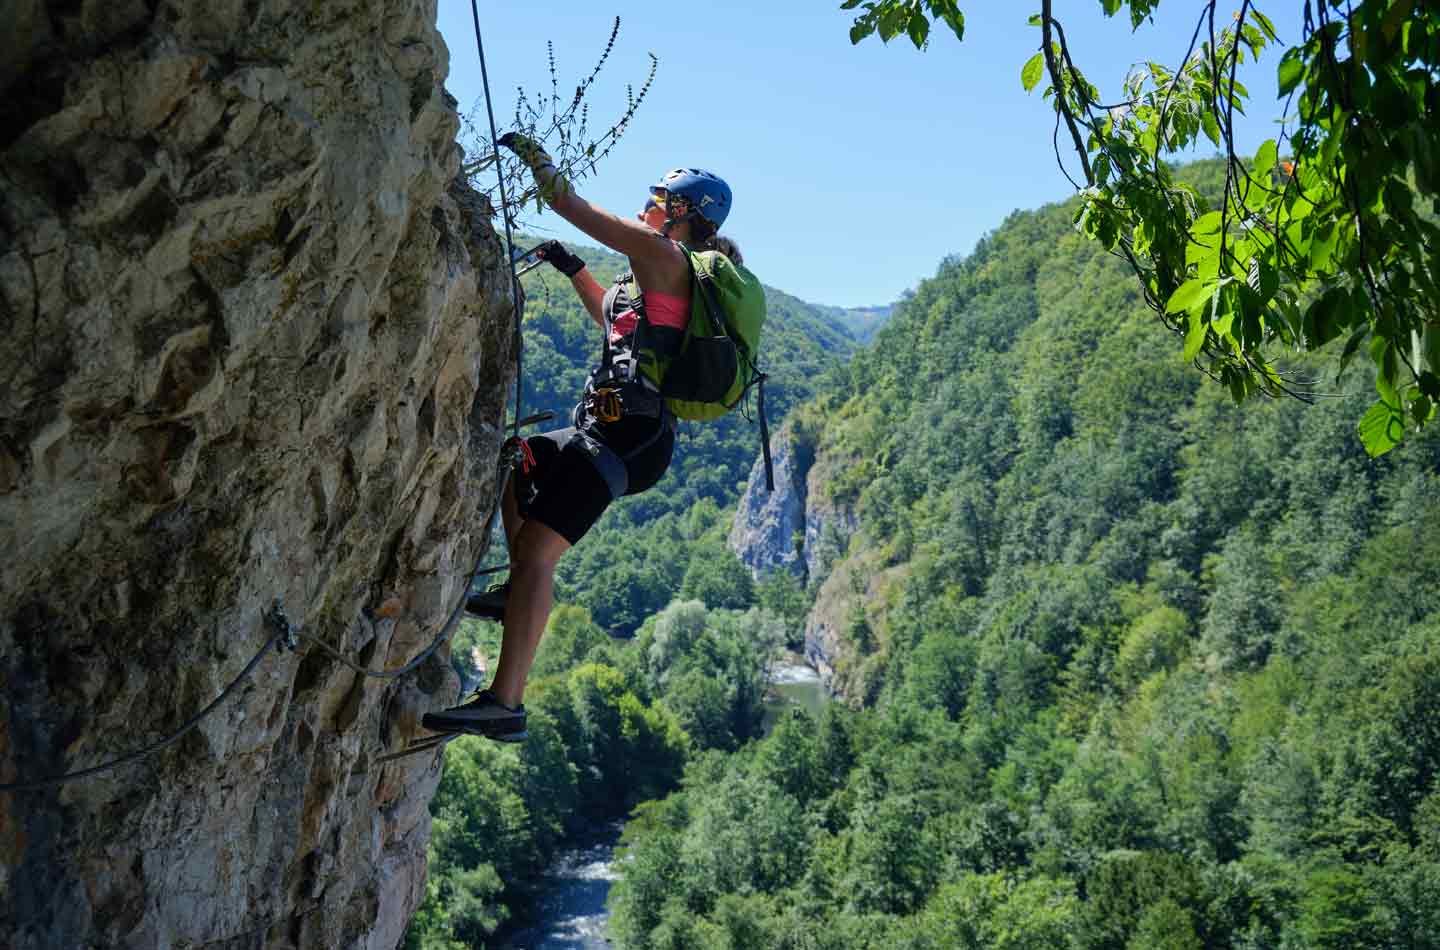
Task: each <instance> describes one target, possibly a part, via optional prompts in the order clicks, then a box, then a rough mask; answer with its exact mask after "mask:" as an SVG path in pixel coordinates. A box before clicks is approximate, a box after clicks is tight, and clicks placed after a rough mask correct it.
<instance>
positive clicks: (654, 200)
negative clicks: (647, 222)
mask: <svg viewBox="0 0 1440 950" xmlns="http://www.w3.org/2000/svg"><path fill="white" fill-rule="evenodd" d="M665 196H666V192H661V193H660V194H656V193H655V192H653V191H652V192H651V193H650V195H649V197H647V198H646V199H645V210H644V211H642V212H641V214H645V213H646V212H648V211H649V210H650V209H651V208H659V209H660V210H661V211H664V210H665ZM688 207H690V202H688V201H686V200H685V199H684V198H682V197H680V196H679V195H670V210H671V211H673V212H675V213H676V214H684V213H685V209H687V208H688Z"/></svg>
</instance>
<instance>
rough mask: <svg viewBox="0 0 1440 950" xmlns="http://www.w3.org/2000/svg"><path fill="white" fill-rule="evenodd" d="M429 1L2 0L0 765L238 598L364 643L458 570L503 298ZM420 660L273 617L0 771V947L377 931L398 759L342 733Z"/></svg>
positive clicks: (479, 485)
mask: <svg viewBox="0 0 1440 950" xmlns="http://www.w3.org/2000/svg"><path fill="white" fill-rule="evenodd" d="M434 6H435V3H434V0H334V2H325V3H305V4H296V3H290V2H286V0H219V2H212V3H199V2H193V0H191V2H179V0H69V2H63V3H62V2H52V3H48V4H46V3H41V2H40V0H19V2H18V5H17V4H10V5H7V10H10V11H12V15H11V16H10V17H8V18H7V23H6V29H5V31H4V33H3V34H0V189H3V192H0V323H3V332H0V367H3V372H0V537H3V538H4V541H5V544H6V547H7V549H8V550H7V557H6V558H5V559H4V560H3V562H0V783H5V782H17V781H28V780H33V779H37V778H43V777H47V776H50V775H54V774H58V773H63V772H67V771H73V770H76V769H81V768H85V767H87V766H91V765H95V764H97V763H102V762H105V761H107V760H110V759H112V758H114V757H115V756H117V755H119V754H122V753H124V752H126V751H127V750H131V749H134V748H137V747H139V746H143V745H145V744H146V743H149V742H152V741H153V740H155V739H157V738H159V737H161V736H163V735H165V734H167V733H169V732H171V731H172V730H174V729H175V728H176V727H177V726H179V725H180V724H181V723H182V722H183V721H184V720H185V719H187V718H188V717H190V716H191V715H193V714H194V713H196V712H197V711H198V710H200V709H201V708H202V707H204V706H205V704H206V703H208V702H209V701H210V700H211V699H213V698H214V697H215V696H216V695H217V694H218V693H219V692H220V691H221V689H222V688H223V687H224V686H225V685H226V684H227V683H229V682H230V681H231V680H232V679H234V678H235V677H236V675H237V674H238V673H239V672H240V671H241V669H242V668H243V667H244V666H245V664H246V663H247V662H248V661H249V660H250V658H251V657H252V656H254V655H255V654H256V652H257V651H258V650H260V648H261V647H262V646H263V645H264V644H265V643H266V641H267V640H268V639H269V638H271V637H272V636H273V635H274V628H273V627H272V626H271V625H269V624H267V622H266V621H265V619H264V614H265V611H266V610H267V608H269V607H270V605H271V604H272V603H274V602H275V601H277V600H279V601H281V602H282V603H283V604H284V607H285V610H286V612H287V613H288V615H289V617H290V619H291V620H292V621H293V622H294V623H295V624H297V625H299V626H300V627H301V628H302V629H303V630H304V631H305V632H306V633H308V634H310V635H312V636H315V637H319V638H321V639H323V640H324V641H326V642H328V643H329V644H331V645H333V646H334V647H335V648H336V649H337V650H339V651H341V652H343V653H344V654H346V655H349V656H353V657H354V658H356V659H357V660H358V661H360V662H362V663H365V664H368V666H369V667H370V668H372V669H376V670H380V669H394V668H396V667H399V666H401V665H402V664H404V662H405V661H406V660H407V659H408V658H409V657H411V656H413V655H414V654H415V653H417V652H418V651H419V649H420V648H421V647H422V646H423V645H424V644H426V643H428V642H429V641H430V640H431V638H432V637H433V636H434V634H435V633H436V631H437V630H438V629H439V628H440V626H441V625H442V624H443V623H444V620H445V618H446V616H447V614H448V613H449V611H450V609H451V607H452V606H453V605H454V604H455V603H456V602H457V600H458V598H459V597H460V596H461V592H462V590H463V589H464V588H465V587H466V585H467V574H468V572H469V570H470V569H471V567H472V566H473V565H474V563H475V560H476V557H477V555H478V554H479V552H480V547H481V545H482V544H483V543H484V540H483V539H484V537H485V519H486V517H487V516H488V514H489V510H490V502H491V498H492V494H493V491H494V474H495V459H496V454H497V450H498V446H499V443H500V440H501V437H502V433H501V431H500V422H501V417H502V414H503V409H504V406H503V402H504V384H505V376H506V373H507V367H508V366H510V365H511V361H512V356H513V354H512V353H511V352H510V332H511V331H510V327H511V321H512V319H513V314H512V313H511V307H510V304H509V301H508V297H507V294H508V282H507V280H506V279H505V278H504V277H503V262H504V255H503V253H502V252H501V250H500V247H499V245H498V242H497V241H496V239H495V237H494V234H493V232H492V231H491V230H490V228H489V224H488V220H487V210H488V209H486V207H485V206H484V203H483V200H482V199H480V198H479V197H478V196H476V195H474V194H473V193H471V192H469V191H468V190H467V189H465V188H464V186H463V185H461V184H459V183H457V170H458V165H459V155H458V152H457V149H456V148H455V145H454V136H455V131H456V127H457V121H456V116H455V113H454V108H453V101H452V100H449V99H448V97H447V96H446V95H445V93H444V90H443V87H442V83H443V80H444V77H445V74H446V70H447V56H448V54H447V52H446V50H445V47H444V45H443V43H442V41H441V40H440V38H439V36H438V34H437V33H436V30H435V27H434V23H435V9H434ZM443 652H444V651H442V654H443ZM455 688H456V680H455V678H454V676H453V674H451V673H450V672H449V670H448V667H447V665H446V664H445V662H444V661H443V658H442V656H436V657H434V658H432V659H431V660H430V661H429V662H428V663H426V664H425V665H423V666H421V667H420V668H419V669H418V670H417V671H416V672H415V673H414V674H412V675H407V676H405V677H403V678H401V679H400V680H399V681H398V682H394V683H392V682H388V681H379V680H372V679H366V678H362V677H360V676H358V675H357V674H355V673H353V672H352V671H351V670H349V669H347V668H345V667H344V666H342V665H341V664H339V663H337V662H335V661H333V660H332V659H330V658H329V657H327V656H326V655H325V654H323V653H321V652H318V651H317V650H316V649H314V648H313V647H308V646H306V645H305V644H302V645H301V649H300V651H299V653H298V654H297V653H271V654H270V655H268V656H266V657H264V658H263V659H262V660H261V661H260V663H259V665H258V666H257V667H256V669H255V671H254V673H253V674H252V675H251V676H249V677H248V678H247V679H246V680H245V681H244V682H243V683H242V684H241V686H240V687H239V688H238V689H237V691H236V692H235V693H234V694H233V695H232V696H231V697H230V698H229V699H228V700H227V702H226V703H225V704H223V705H222V706H220V707H219V708H217V709H216V711H215V712H214V713H213V714H211V715H210V716H208V717H207V718H206V719H205V720H204V721H203V722H202V723H201V724H200V726H199V728H197V729H196V730H195V731H193V732H191V733H190V734H188V735H187V736H186V737H185V738H184V739H183V740H181V741H180V742H177V743H176V744H174V745H172V746H170V747H167V748H165V749H163V750H160V751H158V752H156V753H155V754H153V755H150V756H148V757H146V758H145V759H143V760H142V761H141V762H139V763H138V764H135V765H129V766H125V767H123V768H121V769H117V770H114V771H110V772H106V773H104V774H102V775H98V776H94V777H92V778H89V779H86V780H83V781H78V782H73V783H69V784H65V785H61V786H58V787H54V788H48V789H45V790H42V791H23V792H0V945H3V946H6V947H12V948H16V950H22V948H42V947H44V948H53V947H89V946H96V947H99V946H104V947H146V948H150V947H192V948H194V947H261V946H264V947H292V946H294V947H300V946H304V947H327V948H328V947H333V948H339V947H347V948H348V947H374V948H382V947H383V948H390V947H394V946H395V945H396V943H397V942H398V941H399V939H400V937H401V935H402V933H403V929H404V926H405V922H406V919H407V917H408V915H409V913H410V911H411V910H412V909H413V908H414V907H415V905H416V904H417V902H418V901H419V899H420V896H421V892H422V890H423V880H424V862H425V843H426V839H427V836H428V833H429V818H428V814H427V811H426V805H427V802H428V800H429V797H430V795H431V793H432V792H433V789H434V786H435V784H436V781H437V778H438V776H437V771H436V768H435V766H436V759H437V756H436V755H435V754H433V753H431V754H427V755H421V756H417V757H412V758H409V759H401V760H399V761H397V762H394V763H390V764H386V763H382V762H379V761H377V758H378V757H379V756H380V755H383V754H385V753H387V752H390V751H394V750H397V749H400V748H402V747H403V746H404V744H405V743H406V741H407V740H408V739H409V738H410V737H411V736H413V735H414V734H415V733H416V732H417V731H418V730H417V727H416V720H417V719H418V714H419V712H421V711H423V709H425V708H428V707H430V706H439V705H443V704H445V703H447V702H448V701H450V700H451V699H452V698H453V696H454V690H455Z"/></svg>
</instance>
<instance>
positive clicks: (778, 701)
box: [500, 659, 827, 950]
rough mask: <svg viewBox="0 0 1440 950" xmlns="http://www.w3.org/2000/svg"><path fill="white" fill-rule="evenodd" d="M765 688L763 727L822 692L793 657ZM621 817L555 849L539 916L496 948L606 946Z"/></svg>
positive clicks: (815, 709) (816, 706) (601, 949)
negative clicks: (568, 845) (608, 903)
mask: <svg viewBox="0 0 1440 950" xmlns="http://www.w3.org/2000/svg"><path fill="white" fill-rule="evenodd" d="M770 683H771V686H770V692H769V694H768V695H767V696H766V701H765V732H766V733H769V731H770V730H771V729H772V728H773V727H774V725H775V722H776V720H777V719H779V717H780V714H781V713H782V712H784V711H785V710H786V709H787V708H789V707H790V706H791V705H793V704H797V703H798V704H800V705H802V706H804V707H805V708H806V709H808V710H810V711H811V712H812V713H815V714H817V715H818V714H819V712H820V709H821V707H822V706H824V705H825V703H826V701H827V697H826V695H825V691H824V690H823V689H821V688H820V677H819V676H818V675H817V674H816V672H815V671H814V670H813V669H811V668H810V667H808V666H806V665H804V664H803V663H799V662H796V661H795V660H793V659H792V660H788V661H786V662H782V663H777V664H776V665H775V667H774V669H772V670H771V674H770ZM624 827H625V825H624V822H621V821H614V822H611V823H610V824H608V825H605V826H603V827H601V828H600V829H598V830H597V831H596V832H595V834H594V835H593V837H587V838H584V839H582V840H580V841H578V842H576V844H575V846H574V847H573V848H571V849H570V850H568V851H564V852H561V854H560V856H559V857H558V858H556V859H555V863H553V864H552V865H550V868H549V870H547V871H546V872H545V890H544V896H543V897H541V898H540V906H539V908H538V911H539V921H538V922H537V923H536V924H535V926H533V927H527V928H526V929H524V930H522V931H519V932H518V933H515V934H513V935H511V936H510V938H509V939H508V940H506V941H505V942H504V943H502V944H501V945H500V947H501V950H609V948H611V947H613V946H614V945H613V944H612V943H610V941H609V940H607V939H605V931H606V927H607V924H608V921H609V914H608V913H606V910H605V899H606V898H607V897H608V896H609V895H610V883H611V882H612V881H614V880H615V879H616V878H617V877H618V876H619V875H617V874H616V873H615V869H614V859H615V846H616V844H617V843H618V842H619V841H620V832H621V831H622V830H623V829H624Z"/></svg>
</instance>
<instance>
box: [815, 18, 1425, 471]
mask: <svg viewBox="0 0 1440 950" xmlns="http://www.w3.org/2000/svg"><path fill="white" fill-rule="evenodd" d="M1290 2H1295V0H1290ZM1100 3H1101V7H1102V8H1103V10H1104V12H1105V13H1106V15H1114V14H1115V13H1117V12H1119V11H1120V10H1121V9H1126V8H1128V10H1129V14H1130V16H1129V19H1130V22H1131V24H1132V26H1134V27H1137V28H1138V27H1139V26H1140V25H1141V24H1142V23H1143V22H1144V21H1145V19H1146V18H1147V17H1148V16H1149V14H1150V12H1151V11H1152V10H1153V9H1154V8H1155V7H1157V6H1158V5H1159V0H1100ZM843 6H844V8H845V9H850V8H854V7H857V6H861V7H862V12H861V14H860V15H859V17H858V18H857V20H856V24H855V27H854V28H853V29H852V30H851V34H850V35H851V42H859V41H860V40H861V39H863V38H864V37H866V36H869V35H871V34H872V33H878V34H879V35H880V37H881V39H883V40H886V41H888V40H889V39H890V38H892V37H893V36H896V35H899V34H901V33H907V32H908V34H909V36H910V37H911V39H912V40H913V41H914V43H915V45H916V46H917V47H919V46H923V45H924V44H925V40H926V37H927V35H928V32H929V25H930V18H931V17H934V18H935V19H936V20H943V21H944V22H945V23H946V24H948V25H949V27H950V28H951V30H952V31H953V32H954V33H955V35H956V36H957V37H960V36H963V33H964V16H963V14H962V13H961V12H960V10H959V9H958V7H957V6H956V3H955V2H954V0H924V2H923V3H922V2H920V0H913V2H912V0H873V2H872V0H865V2H864V3H863V6H862V0H847V2H846V3H844V4H843ZM1040 7H1041V9H1040V12H1039V13H1037V14H1035V15H1034V16H1032V17H1031V18H1030V22H1031V24H1032V25H1034V26H1036V27H1038V28H1039V30H1040V37H1039V40H1040V42H1039V52H1037V53H1035V55H1034V56H1032V57H1031V58H1030V60H1029V61H1028V62H1027V63H1025V64H1024V66H1023V67H1022V68H1021V70H1020V79H1021V82H1022V84H1023V85H1024V87H1025V88H1026V89H1027V90H1029V89H1034V88H1036V87H1037V85H1038V84H1039V83H1040V82H1041V78H1042V76H1044V77H1048V80H1049V83H1050V85H1049V87H1048V88H1047V89H1046V90H1045V95H1046V97H1047V98H1050V99H1051V100H1052V101H1053V103H1054V105H1055V109H1056V129H1055V132H1056V142H1057V146H1056V147H1057V157H1058V148H1059V129H1060V121H1061V120H1062V119H1063V120H1064V123H1065V127H1066V130H1067V131H1068V137H1069V140H1070V143H1071V144H1072V145H1073V151H1072V155H1073V160H1074V161H1076V162H1078V164H1079V165H1080V175H1081V180H1080V181H1078V182H1075V186H1076V189H1077V190H1078V191H1079V192H1080V196H1081V199H1082V201H1081V204H1080V205H1079V208H1078V210H1077V221H1078V222H1079V223H1080V224H1081V225H1082V227H1083V228H1084V230H1085V232H1086V233H1087V234H1089V235H1091V236H1092V237H1094V238H1096V239H1098V240H1099V241H1100V242H1101V244H1102V245H1103V246H1104V247H1106V248H1107V249H1110V250H1113V251H1115V252H1116V253H1117V254H1118V255H1119V256H1121V257H1123V258H1124V259H1125V260H1126V261H1127V262H1128V263H1129V264H1130V266H1131V268H1132V270H1133V271H1134V273H1135V274H1136V275H1137V276H1138V277H1139V283H1140V288H1141V290H1142V292H1143V294H1144V296H1145V298H1146V301H1147V303H1148V304H1149V305H1150V307H1151V308H1152V309H1153V310H1154V311H1156V312H1157V313H1158V314H1159V316H1160V317H1161V319H1162V320H1163V321H1164V322H1165V323H1166V325H1167V326H1169V327H1170V328H1171V329H1172V330H1174V331H1175V332H1177V333H1179V334H1180V335H1182V336H1183V337H1184V341H1185V342H1184V356H1185V359H1186V360H1187V361H1193V362H1194V363H1195V364H1196V365H1197V366H1199V367H1200V368H1201V369H1202V370H1205V371H1206V372H1208V373H1210V374H1212V375H1213V376H1215V377H1216V378H1218V379H1219V380H1220V381H1222V382H1224V383H1226V384H1227V385H1228V386H1229V388H1230V390H1231V392H1232V394H1233V395H1234V396H1235V398H1236V400H1237V401H1238V400H1240V399H1243V398H1244V397H1246V396H1247V395H1251V394H1253V393H1258V392H1264V393H1269V394H1272V395H1274V394H1278V393H1298V394H1299V395H1301V396H1302V397H1304V396H1306V389H1307V387H1306V386H1305V384H1304V383H1300V384H1299V385H1297V382H1296V380H1294V379H1292V378H1289V377H1287V375H1286V374H1285V372H1284V370H1283V368H1282V367H1280V366H1279V365H1277V363H1276V359H1277V357H1278V356H1283V355H1284V354H1286V353H1296V352H1309V351H1315V350H1319V349H1322V348H1327V347H1329V348H1333V347H1335V346H1339V345H1340V342H1339V341H1341V340H1343V341H1344V344H1343V350H1342V352H1341V355H1340V364H1341V367H1342V368H1343V366H1344V364H1345V363H1346V362H1348V361H1349V359H1350V358H1351V357H1352V356H1353V355H1354V354H1356V353H1357V352H1359V351H1361V349H1362V348H1363V350H1364V351H1365V352H1366V353H1367V354H1368V355H1369V357H1370V359H1371V362H1372V363H1373V366H1374V382H1375V389H1376V390H1377V391H1378V393H1379V399H1378V400H1376V401H1375V402H1374V403H1373V404H1372V405H1370V407H1369V408H1368V409H1367V410H1365V411H1364V412H1363V414H1362V415H1361V417H1360V421H1359V435H1360V439H1361V441H1362V442H1363V444H1364V446H1365V448H1366V450H1367V451H1368V452H1369V453H1370V454H1371V455H1379V454H1382V453H1384V452H1386V451H1388V450H1389V449H1390V448H1392V447H1393V446H1394V445H1396V444H1397V443H1398V442H1399V441H1400V440H1401V439H1402V438H1403V437H1404V435H1405V433H1406V432H1407V431H1409V430H1414V429H1418V428H1423V427H1424V426H1425V425H1426V424H1427V423H1428V422H1429V421H1430V420H1431V419H1433V418H1434V416H1435V412H1436V407H1437V404H1440V309H1437V308H1440V263H1437V262H1440V257H1437V254H1436V249H1437V245H1440V227H1437V226H1436V223H1435V216H1436V213H1437V212H1440V149H1437V147H1436V144H1435V142H1436V139H1435V129H1436V123H1437V111H1440V7H1436V6H1435V5H1434V4H1432V3H1416V2H1414V0H1354V2H1353V3H1351V2H1349V0H1347V2H1345V3H1344V4H1341V3H1340V2H1339V0H1302V7H1301V9H1302V21H1303V24H1304V26H1303V35H1302V36H1301V37H1300V41H1299V42H1298V43H1296V44H1295V45H1293V46H1289V47H1287V48H1286V49H1285V51H1284V53H1283V54H1282V55H1281V57H1280V61H1279V64H1278V66H1277V80H1278V82H1277V87H1278V92H1279V96H1280V97H1281V98H1283V99H1284V100H1285V103H1286V106H1285V112H1286V114H1285V117H1284V118H1285V130H1286V131H1284V132H1282V135H1281V137H1280V138H1279V140H1278V141H1277V140H1270V141H1267V142H1265V143H1264V144H1263V145H1261V146H1260V148H1259V149H1258V151H1257V152H1256V154H1255V155H1254V156H1249V155H1245V156H1241V155H1239V154H1237V145H1236V141H1235V134H1234V117H1235V114H1236V113H1237V112H1239V113H1243V112H1244V104H1245V102H1246V100H1247V99H1248V98H1249V93H1248V91H1247V90H1246V89H1245V87H1244V86H1243V85H1242V84H1241V83H1239V82H1237V81H1236V79H1235V71H1236V66H1237V65H1238V64H1239V63H1241V62H1243V61H1246V60H1247V59H1248V58H1258V57H1259V56H1260V55H1261V51H1262V50H1263V49H1264V48H1265V47H1266V46H1267V45H1270V44H1273V43H1278V42H1279V37H1278V36H1277V34H1276V32H1275V29H1274V26H1273V25H1272V24H1271V22H1270V20H1269V18H1268V17H1266V16H1265V14H1264V13H1262V12H1261V11H1260V9H1259V7H1258V6H1257V5H1256V4H1254V3H1252V2H1250V0H1245V2H1243V3H1242V4H1241V5H1240V8H1239V10H1238V11H1237V12H1235V14H1234V15H1233V17H1226V16H1222V17H1221V18H1220V21H1219V23H1218V24H1217V17H1216V13H1217V10H1216V7H1217V4H1216V0H1208V2H1203V3H1198V4H1196V8H1197V9H1198V13H1199V16H1198V18H1197V21H1196V26H1195V32H1194V36H1193V37H1192V39H1191V43H1190V48H1189V49H1188V50H1186V51H1185V53H1184V55H1183V58H1181V59H1180V60H1179V62H1178V63H1176V64H1175V65H1174V66H1167V65H1163V64H1162V63H1160V62H1156V61H1154V60H1166V61H1167V62H1174V61H1173V60H1171V59H1169V57H1170V56H1171V55H1173V54H1172V53H1171V51H1157V53H1156V55H1155V56H1154V57H1153V59H1152V60H1151V61H1149V62H1145V63H1141V64H1137V65H1136V66H1135V67H1134V68H1133V69H1132V70H1131V72H1130V74H1129V75H1128V76H1127V78H1126V80H1125V84H1124V89H1123V90H1122V91H1120V92H1118V93H1116V94H1113V95H1108V96H1106V95H1102V94H1101V92H1100V91H1099V90H1098V89H1097V88H1096V87H1095V86H1093V85H1092V84H1091V83H1090V82H1089V81H1088V80H1087V79H1086V78H1085V76H1084V74H1083V73H1082V72H1081V71H1080V69H1079V68H1078V66H1077V65H1076V58H1078V57H1079V55H1080V54H1081V53H1082V52H1083V51H1081V50H1078V49H1076V50H1073V51H1072V49H1071V47H1070V46H1069V44H1068V43H1067V41H1066V37H1065V31H1064V27H1063V26H1062V25H1061V23H1060V21H1059V20H1058V19H1057V18H1056V17H1055V15H1054V13H1053V10H1052V3H1051V0H1041V3H1040ZM1220 12H1221V13H1222V14H1223V13H1224V11H1223V10H1222V11H1220ZM1102 103H1106V104H1104V105H1102ZM1292 104H1293V105H1294V110H1293V111H1291V108H1290V107H1291V105H1292ZM1202 134H1203V135H1204V136H1206V137H1207V138H1208V139H1210V141H1211V142H1213V143H1214V144H1215V145H1216V147H1218V148H1220V149H1221V150H1222V153H1223V155H1224V157H1225V165H1224V184H1223V187H1222V188H1221V189H1219V193H1218V195H1213V196H1206V195H1204V194H1202V193H1201V192H1199V191H1197V190H1195V189H1194V188H1191V187H1187V185H1186V184H1185V183H1184V182H1183V181H1181V180H1178V179H1177V178H1176V177H1175V176H1174V174H1173V173H1172V169H1171V168H1170V167H1169V166H1168V165H1167V163H1166V162H1165V161H1164V156H1165V155H1168V154H1174V153H1176V152H1181V151H1183V150H1185V149H1186V148H1188V147H1190V146H1192V145H1193V144H1195V143H1196V142H1197V141H1198V139H1199V137H1200V136H1201V135H1202ZM1061 167H1062V170H1063V169H1064V163H1062V166H1061ZM1066 174H1067V175H1068V174H1069V172H1068V171H1067V172H1066ZM1071 180H1072V181H1074V179H1073V178H1072V179H1071Z"/></svg>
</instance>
